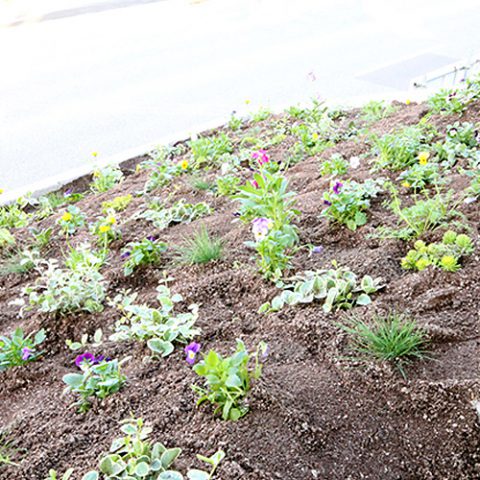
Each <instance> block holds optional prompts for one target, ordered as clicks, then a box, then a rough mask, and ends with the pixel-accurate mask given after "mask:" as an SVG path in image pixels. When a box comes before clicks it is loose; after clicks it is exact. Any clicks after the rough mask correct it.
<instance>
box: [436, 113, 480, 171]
mask: <svg viewBox="0 0 480 480" xmlns="http://www.w3.org/2000/svg"><path fill="white" fill-rule="evenodd" d="M478 146H479V133H478V128H477V127H476V126H475V125H474V124H473V123H469V122H463V123H460V122H455V123H454V124H453V125H448V126H447V133H446V136H445V140H444V142H437V143H436V144H435V145H434V148H435V151H436V153H437V155H438V158H439V160H440V161H441V162H442V164H443V165H444V166H446V167H448V168H451V167H452V166H453V165H455V163H456V162H457V159H459V158H469V159H472V160H473V164H474V166H477V165H478V162H480V153H479V151H478Z"/></svg>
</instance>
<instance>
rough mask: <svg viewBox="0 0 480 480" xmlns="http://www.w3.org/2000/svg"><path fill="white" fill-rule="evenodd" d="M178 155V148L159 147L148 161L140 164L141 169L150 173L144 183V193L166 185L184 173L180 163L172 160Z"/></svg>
mask: <svg viewBox="0 0 480 480" xmlns="http://www.w3.org/2000/svg"><path fill="white" fill-rule="evenodd" d="M179 153H180V148H179V147H161V148H158V149H157V150H154V151H153V152H151V153H150V159H149V160H146V161H145V162H143V163H142V164H140V165H141V168H147V169H149V170H150V171H151V173H150V176H149V178H148V180H147V182H146V183H145V188H144V190H145V191H146V192H151V191H152V190H155V189H157V188H162V187H164V186H165V185H168V184H169V183H170V182H171V181H172V180H173V179H174V178H175V177H178V176H179V175H181V174H182V173H183V172H185V169H184V168H182V165H181V162H178V161H175V160H174V156H175V155H176V154H179Z"/></svg>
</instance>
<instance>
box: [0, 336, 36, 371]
mask: <svg viewBox="0 0 480 480" xmlns="http://www.w3.org/2000/svg"><path fill="white" fill-rule="evenodd" d="M45 338H46V335H45V330H43V329H42V330H39V331H38V332H37V333H36V334H35V335H34V337H33V338H31V335H27V336H25V334H24V332H23V330H22V329H21V328H17V329H16V330H15V331H14V332H13V334H12V336H11V337H10V338H9V337H6V336H0V371H2V370H6V369H7V368H10V367H19V366H23V365H26V364H27V363H29V362H33V361H34V360H36V359H37V358H38V357H39V356H40V355H41V354H42V352H39V351H37V347H38V346H39V345H40V344H41V343H42V342H43V341H44V340H45Z"/></svg>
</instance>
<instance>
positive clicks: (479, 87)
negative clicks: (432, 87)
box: [428, 79, 480, 115]
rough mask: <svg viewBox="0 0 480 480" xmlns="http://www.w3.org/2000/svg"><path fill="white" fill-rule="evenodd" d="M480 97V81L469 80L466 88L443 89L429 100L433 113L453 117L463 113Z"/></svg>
mask: <svg viewBox="0 0 480 480" xmlns="http://www.w3.org/2000/svg"><path fill="white" fill-rule="evenodd" d="M479 97H480V83H479V82H478V79H473V80H471V79H467V81H466V83H465V85H464V86H462V87H459V88H455V89H442V90H440V91H439V92H437V93H435V94H434V95H433V96H432V97H430V98H429V100H428V105H429V107H430V111H431V112H432V113H442V114H445V115H451V114H455V113H462V112H463V111H464V110H465V109H466V108H467V107H468V105H470V104H471V103H472V102H473V101H474V100H476V99H477V98H479Z"/></svg>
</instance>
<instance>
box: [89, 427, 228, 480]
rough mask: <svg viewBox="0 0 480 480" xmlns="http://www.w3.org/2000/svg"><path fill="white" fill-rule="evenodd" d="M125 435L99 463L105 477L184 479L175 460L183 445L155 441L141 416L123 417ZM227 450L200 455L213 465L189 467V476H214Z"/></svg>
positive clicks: (93, 476)
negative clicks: (124, 418)
mask: <svg viewBox="0 0 480 480" xmlns="http://www.w3.org/2000/svg"><path fill="white" fill-rule="evenodd" d="M120 429H121V431H122V433H123V434H124V436H123V437H120V438H117V439H115V440H114V441H113V442H112V446H111V447H110V453H109V454H108V455H106V456H104V457H103V458H101V460H100V463H99V470H100V473H101V474H102V475H103V477H102V478H103V480H122V479H124V480H127V479H128V480H183V479H184V477H183V475H182V474H181V473H180V472H178V471H177V470H173V469H172V467H173V464H174V462H175V460H176V459H177V458H178V457H179V456H180V454H181V452H182V451H181V449H180V448H166V447H165V446H164V445H163V444H161V443H160V442H156V443H154V444H152V443H151V442H150V441H149V440H148V437H149V436H150V434H151V433H152V428H150V427H148V426H146V425H144V422H143V420H142V419H141V418H138V419H134V418H132V419H128V420H124V421H122V426H121V428H120ZM224 457H225V453H224V452H223V451H222V450H219V451H218V452H216V453H215V454H214V455H212V456H211V457H204V456H202V455H197V458H198V459H199V460H201V461H202V462H204V463H206V464H207V465H209V467H210V471H209V472H207V471H204V470H197V469H190V470H189V471H188V472H187V477H188V479H189V480H211V479H212V478H213V475H214V473H215V471H216V470H217V468H218V466H219V464H220V462H221V461H222V460H223V458H224ZM98 478H99V474H98V472H96V471H92V472H89V473H88V474H87V475H86V476H84V477H83V479H82V480H97V479H98Z"/></svg>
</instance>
